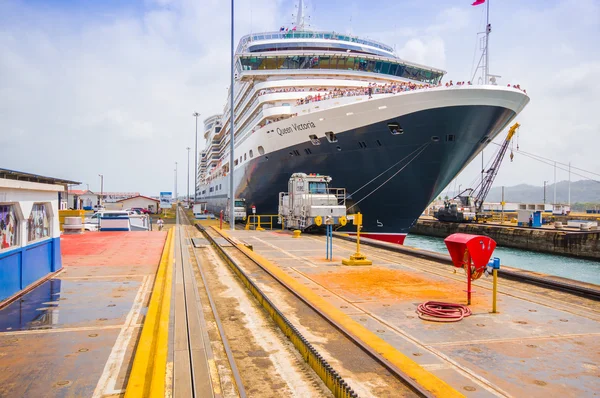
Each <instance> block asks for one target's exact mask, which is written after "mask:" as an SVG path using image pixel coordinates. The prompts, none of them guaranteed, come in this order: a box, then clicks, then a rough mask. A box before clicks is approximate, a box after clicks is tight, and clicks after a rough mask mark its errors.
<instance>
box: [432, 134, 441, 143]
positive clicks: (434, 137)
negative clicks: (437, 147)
mask: <svg viewBox="0 0 600 398" xmlns="http://www.w3.org/2000/svg"><path fill="white" fill-rule="evenodd" d="M439 140H440V137H438V136H437V135H434V136H433V137H431V141H433V142H438V141H439Z"/></svg>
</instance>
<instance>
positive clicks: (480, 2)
mask: <svg viewBox="0 0 600 398" xmlns="http://www.w3.org/2000/svg"><path fill="white" fill-rule="evenodd" d="M483 3H485V0H475V1H474V2H473V4H471V5H472V6H478V5H480V4H483Z"/></svg>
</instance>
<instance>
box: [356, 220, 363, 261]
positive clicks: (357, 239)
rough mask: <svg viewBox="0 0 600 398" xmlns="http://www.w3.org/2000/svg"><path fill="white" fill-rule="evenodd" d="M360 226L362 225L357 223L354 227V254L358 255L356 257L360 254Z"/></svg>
mask: <svg viewBox="0 0 600 398" xmlns="http://www.w3.org/2000/svg"><path fill="white" fill-rule="evenodd" d="M357 214H359V217H360V213H357ZM361 226H362V223H359V224H358V225H357V226H356V254H358V255H359V254H360V227H361Z"/></svg>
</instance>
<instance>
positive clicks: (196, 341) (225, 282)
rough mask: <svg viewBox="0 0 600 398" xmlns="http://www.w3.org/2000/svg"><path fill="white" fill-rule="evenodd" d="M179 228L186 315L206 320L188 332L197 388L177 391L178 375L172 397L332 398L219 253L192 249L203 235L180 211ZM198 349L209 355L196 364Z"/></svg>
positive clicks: (191, 365)
mask: <svg viewBox="0 0 600 398" xmlns="http://www.w3.org/2000/svg"><path fill="white" fill-rule="evenodd" d="M179 224H180V227H179V229H178V236H179V238H180V245H179V246H178V249H179V251H180V254H181V258H182V260H183V261H182V264H184V266H186V264H187V267H188V272H185V271H184V272H183V274H184V275H183V276H184V279H185V281H186V282H187V284H188V285H189V287H188V289H186V290H189V291H193V294H190V293H189V292H188V291H186V293H187V294H186V296H187V297H188V299H187V300H186V305H187V307H188V311H186V312H187V313H188V318H190V319H192V320H193V319H194V318H195V317H196V316H198V315H200V317H201V318H202V317H203V318H204V320H203V322H201V323H202V325H200V326H202V327H197V326H194V324H193V322H188V328H187V330H186V332H187V335H188V336H189V339H188V350H189V352H190V356H191V358H190V361H189V370H188V373H189V374H190V375H192V382H193V383H192V384H193V387H194V388H192V389H189V388H188V391H186V390H185V383H183V388H182V387H180V388H179V389H178V388H177V385H178V384H177V383H178V382H180V381H181V380H177V377H175V379H176V380H175V384H174V385H175V390H174V396H194V397H206V396H210V397H246V396H251V397H273V398H275V397H279V396H281V395H284V396H296V397H305V396H314V397H328V396H331V394H330V392H329V391H328V390H327V388H326V387H325V385H324V384H323V383H321V382H320V380H319V379H318V377H317V376H316V375H315V374H314V373H313V371H312V370H311V369H310V368H309V367H308V365H306V364H305V363H304V361H303V359H302V357H301V356H300V355H299V354H298V353H296V351H295V350H294V348H293V346H292V345H291V344H290V343H289V342H288V341H287V339H286V338H285V336H283V334H282V333H281V332H279V329H278V328H277V326H276V325H275V324H274V323H273V322H272V321H271V320H270V318H268V316H267V315H266V314H264V311H263V310H262V308H261V307H260V306H259V304H258V303H254V302H253V299H252V297H251V296H250V294H249V293H247V292H246V291H245V288H244V287H243V286H242V285H241V284H240V283H239V280H237V279H236V277H235V275H234V274H233V272H231V271H230V269H229V267H228V266H227V264H225V262H223V260H222V259H221V258H220V257H219V255H218V254H217V251H216V250H215V249H214V248H213V247H211V246H208V247H203V248H194V245H193V244H192V242H191V240H192V239H194V238H198V237H199V236H201V234H200V232H199V231H197V230H196V229H195V228H193V227H192V226H191V224H189V222H188V220H187V217H186V215H185V213H183V212H182V211H180V212H179ZM190 307H191V308H192V309H191V310H190V309H189V308H190ZM206 342H208V343H209V344H206ZM199 346H204V349H203V350H200V351H204V353H205V354H206V355H205V356H204V358H197V360H195V361H194V360H193V359H194V358H193V355H191V353H192V352H193V348H194V347H196V351H198V349H197V348H198V347H199ZM176 352H177V351H176ZM196 357H198V355H196ZM201 359H204V363H203V362H202V360H201ZM207 363H208V364H209V366H208V369H205V367H206V364H207ZM176 375H177V373H175V376H176ZM194 375H197V377H194ZM206 380H209V381H210V383H207V382H206ZM202 383H204V384H203V385H202ZM196 384H198V385H200V388H198V387H196Z"/></svg>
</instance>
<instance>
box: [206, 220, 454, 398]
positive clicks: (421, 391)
mask: <svg viewBox="0 0 600 398" xmlns="http://www.w3.org/2000/svg"><path fill="white" fill-rule="evenodd" d="M197 227H198V229H200V230H202V231H203V232H204V234H205V236H206V237H207V238H208V239H209V241H210V242H211V243H212V244H213V246H215V247H216V248H217V250H218V251H219V253H220V254H221V256H222V257H223V259H224V260H225V261H226V262H227V263H228V264H229V265H230V267H231V268H232V269H233V270H234V272H235V273H236V274H237V275H238V277H240V279H241V280H242V282H243V283H244V284H245V285H246V287H247V288H248V289H249V290H250V291H251V292H252V294H253V295H254V296H255V297H256V298H257V300H258V301H259V302H260V303H261V304H262V305H263V307H264V308H265V309H266V310H267V312H268V313H269V315H270V316H271V317H272V318H273V319H274V320H275V322H276V323H277V324H278V325H279V326H280V328H281V330H282V331H283V333H284V334H285V335H286V336H288V338H289V339H290V340H291V341H292V343H293V344H294V345H295V346H296V348H297V349H298V351H299V352H300V353H301V354H302V356H303V357H304V358H305V360H306V361H307V362H308V363H309V365H310V366H311V367H312V368H313V369H314V370H315V372H316V373H317V374H318V375H319V377H321V379H322V380H323V381H324V382H325V384H326V385H327V386H328V387H329V388H330V390H331V391H332V392H333V393H334V395H335V396H341V397H346V396H357V394H356V393H355V392H353V391H352V388H351V387H350V385H349V383H348V382H346V381H345V380H344V379H343V378H341V377H340V376H339V372H338V371H336V370H335V369H334V368H333V367H332V366H331V365H330V364H329V363H327V361H326V360H325V359H324V356H323V355H321V354H319V352H318V351H317V350H316V349H315V347H314V346H313V345H311V343H310V342H308V341H307V340H306V339H305V338H304V337H303V336H302V334H301V333H300V331H299V330H298V328H296V327H295V326H294V325H293V324H292V323H291V322H290V321H289V320H288V318H286V316H285V315H284V314H283V313H282V312H281V311H280V310H279V309H278V307H277V306H276V305H275V304H274V303H273V302H272V301H271V300H270V299H269V298H268V296H267V294H265V293H264V292H263V291H262V290H261V288H260V287H259V286H258V284H257V283H256V281H258V280H264V279H266V278H269V279H272V280H274V281H275V282H276V284H278V285H280V286H281V287H283V289H282V290H284V291H285V292H286V293H287V294H288V295H289V296H293V297H294V300H295V302H296V304H295V305H294V306H295V307H296V306H305V307H306V308H307V310H309V311H310V312H311V313H314V314H315V315H316V316H318V317H320V318H322V319H323V320H324V321H325V322H326V323H327V324H328V325H329V326H330V327H331V328H333V329H334V330H335V333H337V336H338V337H337V338H336V339H338V340H340V341H344V342H345V344H347V345H352V346H354V348H355V355H356V350H358V351H359V352H360V355H363V356H366V357H368V358H369V360H370V361H372V362H374V363H376V364H377V366H378V367H380V369H381V370H380V371H379V372H380V373H382V372H383V373H389V374H391V375H393V377H394V379H395V380H396V382H397V383H399V385H401V386H402V387H403V388H404V389H405V394H402V393H401V392H400V391H398V392H397V395H412V396H426V397H430V396H462V394H460V393H458V392H457V391H456V390H454V389H453V388H451V387H450V386H448V385H447V384H446V383H445V382H443V381H441V380H439V379H437V377H435V376H433V375H432V374H430V373H429V372H427V371H425V370H424V369H422V368H420V366H418V365H417V364H416V363H414V362H413V361H412V360H411V359H409V358H407V357H404V356H403V354H401V353H399V352H397V351H396V350H387V348H388V347H386V346H385V345H386V343H385V342H383V341H379V340H378V338H377V337H376V336H373V337H375V338H374V339H370V337H371V336H367V338H366V339H364V340H366V342H365V341H363V340H361V339H360V338H357V337H356V336H355V335H354V333H352V332H350V331H349V329H352V327H353V326H354V325H349V324H346V325H344V322H343V321H340V320H339V319H335V317H332V316H330V314H328V313H327V311H323V309H322V308H323V307H321V308H320V307H319V306H316V305H314V304H313V303H311V302H310V301H308V300H307V299H306V298H305V297H303V295H302V294H300V293H298V292H297V291H296V289H294V288H291V287H290V285H289V284H288V283H286V282H285V281H283V280H282V279H281V278H280V277H279V276H278V275H275V274H274V273H273V272H271V271H270V270H269V269H267V268H265V267H264V265H263V264H261V262H260V261H257V259H256V258H254V257H255V256H254V255H253V254H251V253H252V252H251V251H249V250H248V249H246V248H245V247H241V245H238V244H236V242H234V241H233V240H231V239H230V238H229V237H228V236H227V235H226V234H223V233H221V232H218V231H217V230H216V229H212V228H209V229H203V228H202V227H200V226H198V225H197ZM219 241H220V242H226V244H225V245H223V244H222V243H219ZM242 263H243V264H242ZM248 267H250V269H249V268H248ZM244 268H245V269H246V271H244ZM249 275H251V276H249ZM322 304H323V306H325V307H326V304H325V303H322ZM304 311H306V310H304ZM334 311H339V310H337V309H335V310H334ZM311 332H312V331H311ZM358 334H360V331H359V332H358ZM366 334H368V333H366ZM363 337H364V336H363ZM382 343H383V344H382ZM386 350H387V351H393V353H392V354H391V355H390V353H387V354H388V356H391V357H393V360H392V361H390V360H388V359H387V358H386V356H384V355H383V354H384V353H385V351H386ZM336 359H337V360H342V361H343V358H340V357H336ZM354 359H355V360H356V358H354ZM398 364H401V366H398ZM371 366H372V365H371ZM403 369H404V370H403ZM405 370H406V371H405ZM408 393H410V394H408Z"/></svg>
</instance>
